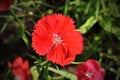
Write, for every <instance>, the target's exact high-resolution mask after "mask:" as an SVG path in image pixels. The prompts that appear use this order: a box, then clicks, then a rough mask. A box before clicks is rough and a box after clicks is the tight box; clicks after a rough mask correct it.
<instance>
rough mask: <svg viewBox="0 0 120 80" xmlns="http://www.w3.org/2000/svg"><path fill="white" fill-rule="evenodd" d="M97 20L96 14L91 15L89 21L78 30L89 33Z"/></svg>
mask: <svg viewBox="0 0 120 80" xmlns="http://www.w3.org/2000/svg"><path fill="white" fill-rule="evenodd" d="M96 22H97V20H96V19H95V17H94V16H91V17H90V18H88V19H87V21H86V22H85V23H84V24H83V25H82V26H80V28H79V29H78V31H80V32H81V33H83V34H85V33H87V31H88V30H89V29H90V28H92V27H93V25H94V24H95V23H96Z"/></svg>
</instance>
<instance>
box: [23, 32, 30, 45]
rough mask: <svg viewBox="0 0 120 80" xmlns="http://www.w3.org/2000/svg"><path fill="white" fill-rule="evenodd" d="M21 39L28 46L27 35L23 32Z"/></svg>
mask: <svg viewBox="0 0 120 80" xmlns="http://www.w3.org/2000/svg"><path fill="white" fill-rule="evenodd" d="M22 39H23V41H24V43H25V44H26V45H27V46H28V45H29V41H28V39H27V36H26V34H25V33H24V34H23V36H22Z"/></svg>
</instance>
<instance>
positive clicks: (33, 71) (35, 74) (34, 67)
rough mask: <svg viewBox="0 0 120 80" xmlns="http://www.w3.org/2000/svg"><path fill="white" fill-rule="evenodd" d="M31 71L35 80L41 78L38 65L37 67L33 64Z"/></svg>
mask: <svg viewBox="0 0 120 80" xmlns="http://www.w3.org/2000/svg"><path fill="white" fill-rule="evenodd" d="M30 71H31V74H32V77H33V80H38V78H39V73H38V71H37V67H36V66H32V67H31V68H30Z"/></svg>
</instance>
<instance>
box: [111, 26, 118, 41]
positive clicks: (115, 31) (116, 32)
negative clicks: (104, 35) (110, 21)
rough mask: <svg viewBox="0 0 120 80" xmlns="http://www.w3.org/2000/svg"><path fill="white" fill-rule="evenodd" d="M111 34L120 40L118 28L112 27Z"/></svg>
mask: <svg viewBox="0 0 120 80" xmlns="http://www.w3.org/2000/svg"><path fill="white" fill-rule="evenodd" d="M112 33H113V34H115V36H116V37H117V38H118V39H119V40H120V28H119V27H113V28H112Z"/></svg>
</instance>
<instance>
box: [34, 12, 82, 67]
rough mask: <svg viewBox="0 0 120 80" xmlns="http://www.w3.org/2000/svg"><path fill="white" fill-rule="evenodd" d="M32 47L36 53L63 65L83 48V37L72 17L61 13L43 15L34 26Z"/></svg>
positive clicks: (68, 62)
mask: <svg viewBox="0 0 120 80" xmlns="http://www.w3.org/2000/svg"><path fill="white" fill-rule="evenodd" d="M32 47H33V49H34V50H35V51H36V53H37V54H39V55H41V56H46V58H47V59H48V60H50V61H52V62H53V63H56V64H59V65H61V66H65V65H68V64H70V63H71V61H73V60H74V59H75V56H76V55H77V54H81V53H82V50H83V37H82V35H81V33H80V32H78V31H76V30H75V25H74V21H73V20H72V18H69V17H67V16H63V15H62V14H52V15H47V16H44V17H43V18H42V19H40V20H38V22H37V23H36V24H35V26H34V31H33V33H32Z"/></svg>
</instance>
